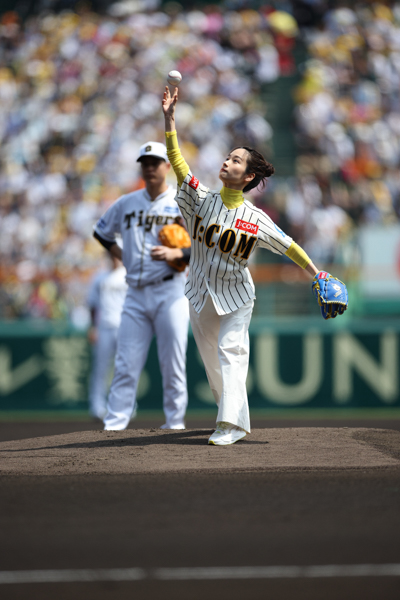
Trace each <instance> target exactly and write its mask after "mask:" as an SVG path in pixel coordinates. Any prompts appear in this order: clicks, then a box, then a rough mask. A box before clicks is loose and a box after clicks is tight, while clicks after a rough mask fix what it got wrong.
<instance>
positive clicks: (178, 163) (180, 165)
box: [162, 86, 189, 187]
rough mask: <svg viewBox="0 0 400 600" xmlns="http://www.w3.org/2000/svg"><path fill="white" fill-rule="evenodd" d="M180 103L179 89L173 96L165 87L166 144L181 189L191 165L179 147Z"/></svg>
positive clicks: (163, 106) (176, 89)
mask: <svg viewBox="0 0 400 600" xmlns="http://www.w3.org/2000/svg"><path fill="white" fill-rule="evenodd" d="M177 102H178V88H175V90H174V94H173V96H171V92H170V91H169V87H168V86H166V87H165V91H164V95H163V99H162V109H163V113H164V119H165V143H166V146H167V155H168V159H169V161H170V163H171V165H172V168H173V169H174V172H175V175H176V178H177V180H178V185H179V187H180V186H181V185H182V183H183V181H184V179H185V177H186V175H187V174H188V173H189V165H188V164H187V162H186V161H185V159H184V158H183V156H182V154H181V151H180V149H179V145H178V138H177V136H176V130H175V107H176V103H177Z"/></svg>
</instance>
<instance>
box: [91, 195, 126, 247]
mask: <svg viewBox="0 0 400 600" xmlns="http://www.w3.org/2000/svg"><path fill="white" fill-rule="evenodd" d="M120 200H121V199H120ZM120 200H117V201H116V202H114V204H112V205H111V206H110V208H109V209H108V210H107V211H106V212H105V213H104V215H103V216H102V217H100V219H99V220H98V221H97V223H96V225H95V226H94V228H93V236H94V237H95V238H96V239H97V240H98V241H99V242H100V243H101V244H102V245H103V246H104V247H105V248H107V250H109V249H110V247H111V246H112V245H113V244H115V243H116V242H117V239H116V234H117V233H121V219H120V212H121V202H120Z"/></svg>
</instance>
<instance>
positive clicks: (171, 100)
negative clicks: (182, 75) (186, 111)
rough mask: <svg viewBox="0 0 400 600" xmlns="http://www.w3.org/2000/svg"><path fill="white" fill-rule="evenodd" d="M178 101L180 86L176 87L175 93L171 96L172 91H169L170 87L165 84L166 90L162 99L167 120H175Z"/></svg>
mask: <svg viewBox="0 0 400 600" xmlns="http://www.w3.org/2000/svg"><path fill="white" fill-rule="evenodd" d="M177 102H178V88H177V87H176V88H175V89H174V94H173V96H171V92H170V91H169V87H168V86H167V85H166V86H165V92H164V96H163V99H162V109H163V113H164V117H165V120H174V119H175V107H176V103H177Z"/></svg>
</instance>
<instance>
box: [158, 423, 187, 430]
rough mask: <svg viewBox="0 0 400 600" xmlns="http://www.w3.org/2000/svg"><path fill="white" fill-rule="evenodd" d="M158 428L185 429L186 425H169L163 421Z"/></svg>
mask: <svg viewBox="0 0 400 600" xmlns="http://www.w3.org/2000/svg"><path fill="white" fill-rule="evenodd" d="M160 429H186V427H185V425H184V424H183V423H182V424H181V425H173V426H172V427H169V426H168V425H167V424H166V423H164V425H161V427H160Z"/></svg>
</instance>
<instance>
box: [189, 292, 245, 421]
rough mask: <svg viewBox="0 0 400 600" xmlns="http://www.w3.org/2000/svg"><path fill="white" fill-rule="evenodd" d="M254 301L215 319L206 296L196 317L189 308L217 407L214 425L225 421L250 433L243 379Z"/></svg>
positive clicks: (194, 312)
mask: <svg viewBox="0 0 400 600" xmlns="http://www.w3.org/2000/svg"><path fill="white" fill-rule="evenodd" d="M253 305H254V301H253V300H249V301H248V302H246V304H244V305H243V306H241V307H240V308H238V309H237V310H235V311H233V312H231V313H229V314H227V315H218V314H217V311H216V310H215V307H214V304H213V301H212V300H211V298H210V296H208V298H207V301H206V303H205V305H204V306H203V308H202V310H201V312H200V313H197V312H196V311H195V309H194V308H193V306H192V305H191V304H190V308H189V311H190V323H191V326H192V331H193V335H194V339H195V340H196V344H197V348H198V350H199V352H200V356H201V358H202V360H203V363H204V366H205V369H206V374H207V378H208V382H209V384H210V387H211V390H212V392H213V394H214V398H215V400H216V402H217V406H218V415H217V423H218V422H219V421H226V422H227V423H232V424H233V425H236V426H237V427H240V428H241V429H244V430H245V431H247V433H250V414H249V403H248V399H247V390H246V377H247V371H248V368H249V355H250V342H249V333H248V330H249V325H250V320H251V315H252V312H253Z"/></svg>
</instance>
